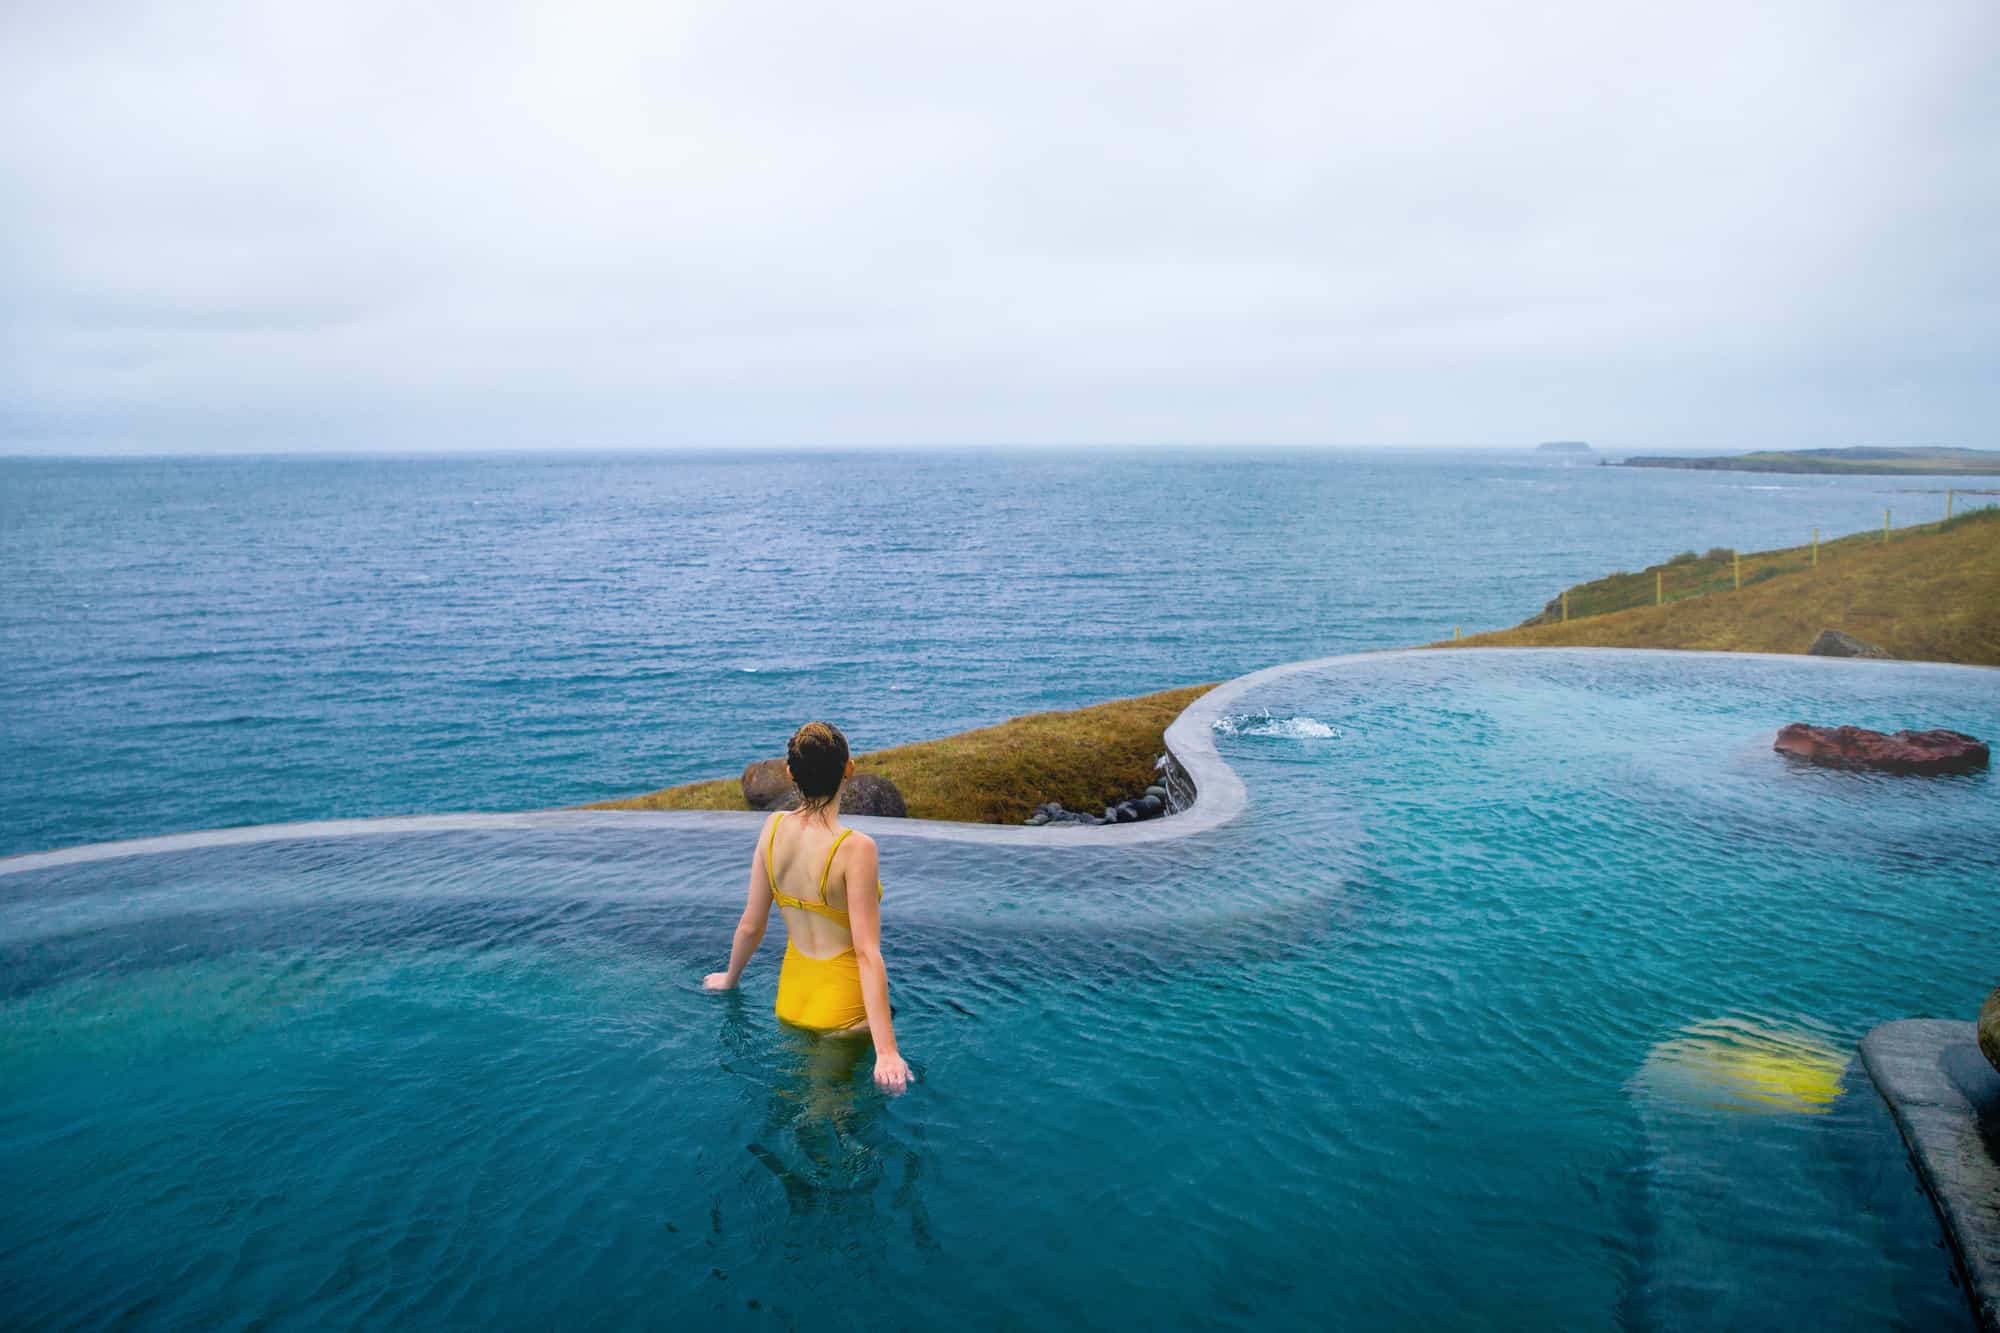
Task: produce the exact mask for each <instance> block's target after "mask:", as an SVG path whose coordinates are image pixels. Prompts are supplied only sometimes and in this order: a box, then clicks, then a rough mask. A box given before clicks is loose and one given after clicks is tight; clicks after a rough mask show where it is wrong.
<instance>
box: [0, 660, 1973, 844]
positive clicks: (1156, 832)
mask: <svg viewBox="0 0 2000 1333" xmlns="http://www.w3.org/2000/svg"><path fill="white" fill-rule="evenodd" d="M1434 653H1451V654H1465V655H1468V656H1470V655H1475V654H1479V655H1484V654H1510V655H1516V656H1520V655H1561V656H1583V655H1589V656H1594V657H1609V658H1675V659H1684V658H1689V657H1728V658H1746V659H1768V660H1773V661H1785V662H1794V663H1818V664H1820V668H1821V669H1825V670H1830V671H1851V670H1861V671H1868V670H1883V669H1902V670H1908V669H1911V668H1921V669H1930V670H1935V671H1945V672H1960V671H1977V672H1994V673H2000V667H1988V666H1978V665H1973V664H1969V663H1959V662H1908V661H1902V660H1898V659H1895V658H1881V659H1869V658H1839V657H1813V656H1810V655H1807V654H1802V653H1734V652H1719V651H1712V650H1706V649H1688V648H1574V647H1555V648H1512V647H1509V648H1484V647H1482V648H1451V647H1422V648H1388V649H1373V650H1369V651H1364V652H1354V653H1337V654H1334V655H1332V656H1329V657H1313V658H1305V659H1303V660H1300V661H1296V662H1283V663H1279V664H1278V665H1276V666H1268V667H1263V668H1261V669H1259V670H1256V671H1252V672H1248V673H1247V674H1245V675H1241V676H1237V677H1235V678H1233V679H1231V680H1226V681H1224V682H1222V683H1221V684H1220V685H1217V686H1216V687H1215V688H1214V689H1212V690H1210V691H1209V692H1208V693H1206V694H1204V695H1202V696H1201V697H1200V698H1198V699H1196V700H1195V701H1194V702H1193V703H1191V704H1189V705H1188V706H1187V707H1186V708H1184V709H1182V710H1181V712H1180V714H1179V716H1177V717H1176V718H1175V719H1174V720H1173V721H1172V722H1171V723H1169V724H1168V725H1167V730H1166V735H1165V744H1166V749H1167V753H1168V755H1169V756H1170V757H1171V758H1172V760H1173V762H1174V763H1175V764H1177V765H1178V766H1179V767H1180V769H1181V771H1182V772H1183V773H1184V774H1185V775H1186V776H1187V778H1188V779H1189V781H1190V783H1191V784H1192V785H1193V787H1194V792H1195V797H1194V801H1193V803H1192V804H1191V805H1189V806H1188V808H1187V809H1185V810H1183V811H1181V812H1180V813H1178V814H1174V815H1170V816H1167V817H1166V818H1162V819H1149V820H1144V821H1141V822H1138V823H1131V824H1104V825H1094V826H1074V825H1071V826H1063V825H1047V826H1041V827H1036V826H1031V825H1025V824H1020V825H1016V824H973V823H962V822H959V821H955V820H943V819H936V820H933V819H889V818H884V817H880V816H857V817H855V818H853V819H850V820H848V821H847V822H848V823H850V824H851V825H853V826H854V827H855V828H858V829H861V830H863V831H864V832H866V833H869V834H871V835H873V836H875V837H878V838H879V837H887V838H892V839H896V838H913V839H923V840H929V841H934V842H963V843H974V844H985V845H989V846H1008V847H1115V846H1132V845H1137V844H1140V843H1150V842H1170V841H1174V840H1176V839H1180V838H1188V837H1194V836H1196V835H1199V834H1202V833H1207V832H1209V831H1210V830H1213V829H1216V828H1220V827H1221V826H1222V825H1224V824H1226V823H1228V822H1229V821H1231V820H1233V819H1235V818H1236V817H1237V816H1238V815H1240V814H1242V813H1243V811H1244V810H1245V809H1246V808H1247V806H1248V804H1249V793H1248V791H1247V789H1246V788H1245V787H1244V785H1243V780H1242V778H1241V777H1239V776H1238V775H1237V772H1236V770H1235V769H1233V768H1231V767H1230V766H1229V765H1228V764H1227V763H1225V762H1224V761H1223V759H1222V756H1221V755H1220V754H1219V753H1217V751H1216V748H1215V733H1214V730H1213V724H1214V722H1215V721H1216V719H1217V718H1220V717H1222V716H1223V715H1224V712H1225V710H1226V709H1227V708H1228V706H1229V705H1231V704H1233V703H1234V702H1235V701H1236V700H1237V699H1239V698H1241V697H1242V696H1243V695H1244V694H1245V693H1246V692H1248V691H1250V690H1254V689H1258V688H1260V687H1262V686H1264V685H1268V684H1271V683H1272V682H1274V681H1278V680H1282V679H1284V678H1286V677H1288V676H1294V675H1301V674H1306V673H1309V672H1314V671H1324V670H1328V669H1331V668H1335V667H1339V666H1341V665H1343V664H1346V663H1350V662H1380V661H1383V660H1385V659H1388V658H1394V657H1408V656H1417V655H1424V656H1429V655H1431V654H1434ZM763 817H764V816H763V815H762V813H760V812H757V811H735V810H579V809H574V808H561V807H558V808H552V809H542V810H521V811H503V812H464V813H458V814H430V815H376V816H367V817H361V818H353V819H321V820H306V821H301V822H295V823H287V824H248V825H243V826H241V827H238V828H225V829H207V830H200V831H194V832H188V833H168V834H159V835H155V836H152V837H145V838H129V839H122V840H117V841H112V842H94V843H81V844H79V845H77V846H74V847H60V848H55V849H52V850H50V851H43V852H21V853H16V854H14V855H12V856H5V857H0V876H6V875H14V874H24V873H27V872H29V871H34V870H46V869H53V868H56V867H59V866H66V865H79V864H83V863H86V862H91V861H106V860H115V859H117V858H120V857H127V856H151V855H156V854H159V853H162V852H174V851H191V850H196V849H200V848H205V847H224V846H242V845H246V844H252V843H260V842H283V841H287V840H292V839H308V838H344V837H360V836H367V835H370V834H397V833H446V832H461V831H473V830H481V829H487V830H492V829H533V828H541V827H551V826H563V827H590V826H592V825H598V826H603V827H634V826H644V827H647V828H665V829H701V830H727V831H737V832H745V833H747V832H749V831H750V830H753V829H755V828H756V827H757V826H758V824H759V823H760V822H761V821H762V819H763Z"/></svg>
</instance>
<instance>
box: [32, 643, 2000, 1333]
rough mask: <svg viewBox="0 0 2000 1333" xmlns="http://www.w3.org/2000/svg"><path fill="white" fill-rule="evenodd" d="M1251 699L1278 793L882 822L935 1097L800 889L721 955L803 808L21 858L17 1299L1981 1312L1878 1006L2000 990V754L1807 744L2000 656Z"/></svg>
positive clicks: (1406, 662)
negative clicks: (792, 1027) (1908, 1149)
mask: <svg viewBox="0 0 2000 1333" xmlns="http://www.w3.org/2000/svg"><path fill="white" fill-rule="evenodd" d="M1216 711H1217V712H1218V713H1219V714H1220V717H1219V718H1218V719H1217V720H1218V721H1219V722H1220V725H1219V726H1215V727H1213V728H1210V727H1208V726H1207V724H1206V720H1205V721H1204V732H1203V734H1204V735H1208V736H1212V737H1213V740H1214V744H1215V747H1216V749H1217V751H1218V753H1219V755H1220V757H1221V759H1222V760H1223V761H1225V762H1226V763H1227V764H1228V765H1229V766H1230V767H1232V768H1233V769H1234V770H1235V772H1236V773H1237V774H1238V775H1240V777H1241V780H1242V783H1243V785H1244V787H1245V789H1246V791H1247V797H1248V803H1247V806H1246V807H1245V808H1244V810H1243V812H1242V813H1241V814H1240V815H1238V816H1237V817H1235V818H1233V819H1230V820H1228V821H1227V822H1224V823H1221V824H1220V825H1219V826H1214V819H1213V818H1212V817H1211V818H1209V819H1208V820H1206V821H1204V820H1203V818H1202V816H1201V812H1202V809H1203V806H1202V805H1201V804H1197V806H1196V810H1195V812H1194V813H1193V814H1190V815H1184V816H1179V817H1177V819H1176V820H1175V821H1164V822H1162V823H1160V824H1157V825H1147V826H1138V827H1140V828H1143V829H1146V830H1147V833H1146V834H1145V837H1146V839H1150V840H1133V839H1129V838H1128V839H1124V840H1114V839H1113V838H1110V837H1107V836H1105V835H1109V834H1125V833H1127V832H1128V831H1127V830H1122V829H1121V830H1098V831H1092V830H1052V831H1049V832H1048V833H1047V834H1046V835H1043V834H1041V833H1040V832H1039V831H1037V834H1036V836H1034V837H1026V836H1018V835H1022V834H1025V833H1027V832H1028V831H1025V830H996V831H992V832H991V833H990V834H979V835H975V839H974V840H971V841H956V840H939V839H937V838H933V837H926V836H909V835H912V834H919V833H924V832H926V831H925V830H916V829H905V830H904V833H905V836H897V837H893V838H889V837H885V838H884V844H883V874H884V878H885V880H886V882H887V885H888V895H889V896H888V904H887V908H886V921H887V937H888V946H887V947H888V952H889V960H890V968H891V977H892V981H893V984H894V988H895V995H896V1001H897V1005H898V1010H899V1012H898V1019H897V1023H898V1030H899V1032H900V1033H901V1034H902V1037H903V1042H904V1046H905V1048H906V1051H907V1053H908V1054H909V1055H910V1056H911V1057H912V1063H913V1064H914V1065H915V1066H916V1068H917V1070H918V1072H919V1076H920V1078H921V1083H920V1085H919V1086H918V1087H917V1088H916V1089H915V1090H914V1091H912V1092H911V1093H910V1094H909V1095H908V1096H906V1097H903V1098H901V1099H898V1100H893V1101H891V1100H886V1099H884V1098H882V1097H881V1096H879V1095H878V1094H877V1093H875V1092H874V1091H873V1090H872V1088H871V1087H870V1086H869V1083H868V1079H867V1061H866V1060H865V1059H864V1060H862V1061H860V1062H859V1063H858V1064H857V1063H856V1061H855V1060H854V1058H853V1056H852V1055H851V1054H850V1055H842V1054H841V1053H840V1051H839V1049H838V1048H837V1047H835V1046H833V1045H831V1044H828V1043H822V1042H816V1041H814V1040H813V1039H811V1038H807V1037H804V1036H801V1035H799V1034H795V1033H791V1032H788V1031H784V1030H780V1029H779V1028H777V1027H776V1026H775V1025H774V1023H773V1021H772V1019H771V1015H770V1004H771V995H772V989H773V986H774V984H775V973H776V962H777V955H778V953H779V952H780V951H781V946H780V948H773V947H771V942H767V944H766V948H765V952H764V955H763V956H761V957H760V958H759V960H758V961H757V962H756V963H755V964H753V966H752V968H751V972H750V975H749V978H748V980H747V982H746V986H745V989H744V991H743V992H742V993H741V994H740V995H739V996H736V997H729V998H718V997H715V996H710V995H706V994H703V993H702V992H701V990H700V977H701V975H702V973H703V972H705V971H707V970H710V969H712V968H714V967H716V966H719V965H720V963H721V961H722V958H723V956H724V953H725V952H726V945H727V936H728V931H729V927H730V925H731V923H732V921H733V919H734V915H735V911H736V909H737V906H738V904H739V902H740V896H741V893H742V887H741V886H742V880H743V869H744V865H745V863H746V862H747V859H748V857H749V854H750V833H749V829H750V828H751V827H754V818H751V817H746V818H750V822H749V823H744V822H741V821H739V820H737V819H735V818H732V817H716V816H708V817H703V816H691V817H680V818H677V817H672V816H661V817H645V816H603V815H585V814H578V815H563V816H541V817H536V818H534V819H529V820H511V821H510V820H506V819H499V820H488V819H469V820H466V821H462V822H460V823H457V824H454V823H452V822H451V821H443V824H444V826H443V827H439V828H435V829H430V830H421V829H419V830H411V829H405V828H402V827H400V826H398V825H394V824H390V825H385V826H382V827H381V828H380V829H379V830H378V831H369V832H366V833H361V834H358V835H357V834H345V835H342V836H331V835H329V834H326V833H319V834H309V835H307V836H291V835H285V834H283V833H273V834H272V835H270V836H268V837H266V836H264V835H262V834H258V835H252V836H251V837H250V839H248V840H244V841H237V842H225V843H218V844H215V845H196V846H188V847H181V848H178V849H174V850H165V851H154V852H150V853H147V854H138V855H117V856H109V857H103V858H101V859H58V860H56V861H54V862H53V863H51V862H44V861H36V860H34V859H28V860H25V861H23V860H16V861H14V862H11V863H10V862H0V969H4V971H3V972H0V977H3V978H4V981H3V982H0V1324H5V1325H7V1326H10V1327H13V1326H34V1327H42V1326H57V1325H60V1326H79V1327H109V1326H113V1325H116V1326H119V1327H150V1328H187V1327H201V1328H233V1327H250V1326H257V1327H297V1328H314V1329H318V1328H348V1327H376V1328H387V1327H411V1326H426V1327H435V1326H439V1325H445V1324H448V1325H459V1326H477V1327H482V1328H484V1327H499V1328H523V1329H527V1328H536V1329H541V1328H549V1327H581V1326H585V1325H590V1326H593V1327H662V1328H673V1327H716V1326H728V1327H765V1326H770V1327H795V1326H796V1327H805V1328H823V1327H857V1328H858V1327H864V1326H865V1327H868V1328H871V1329H881V1328H911V1329H934V1328H939V1327H948V1326H976V1327H984V1326H994V1327H1007V1326H1028V1325H1051V1326H1062V1327H1077V1328H1104V1329H1112V1328H1120V1329H1122V1328H1133V1327H1164V1328H1216V1327H1225V1328H1226V1327H1241V1328H1252V1327H1256V1328H1269V1327H1272V1326H1274V1325H1275V1326H1281V1327H1284V1326H1307V1325H1311V1326H1324V1325H1329V1324H1330V1325H1335V1326H1341V1327H1348V1328H1362V1329H1368V1328H1403V1327H1423V1326H1440V1325H1485V1326H1507V1327H1535V1328H1550V1327H1562V1328H1606V1327H1620V1326H1636V1327H1647V1328H1650V1327H1679V1328H1711V1327H1722V1326H1729V1327H1736V1328H1793V1327H1798V1326H1801V1325H1804V1324H1813V1325H1818V1326H1823V1327H1851V1328H1857V1329H1861V1328H1867V1329H1873V1328H1880V1327H1892V1326H1901V1327H1909V1328H1950V1329H1956V1328H1962V1327H1964V1326H1966V1324H1967V1322H1968V1321H1967V1315H1966V1312H1965V1305H1964V1302H1963V1300H1962V1298H1961V1297H1960V1296H1959V1294H1958V1292H1957V1291H1956V1290H1955V1289H1954V1288H1953V1286H1952V1285H1951V1282H1950V1277H1949V1264H1948V1260H1947V1257H1946V1255H1945V1253H1944V1251H1943V1250H1942V1248H1941V1247H1940V1241H1939V1237H1938V1231H1937V1227H1936V1224H1935V1222H1934V1220H1933V1219H1932V1217H1931V1215H1930V1212H1929V1210H1928V1207H1927V1206H1926V1204H1925V1202H1924V1200H1923V1199H1922V1197H1921V1196H1920V1195H1919V1194H1918V1193H1917V1192H1916V1189H1915V1185H1914V1178H1913V1177H1912V1176H1911V1174H1910V1173H1909V1171H1908V1169H1907V1167H1906V1165H1905V1159H1904V1154H1903V1150H1902V1147H1901V1144H1900V1141H1899V1140H1898V1139H1897V1137H1896V1134H1895V1131H1894V1129H1893V1127H1892V1126H1891V1124H1890V1122H1889V1119H1888V1116H1887V1114H1886V1112H1885V1111H1884V1110H1883V1108H1882V1107H1881V1105H1880V1102H1879V1099H1878V1098H1877V1097H1876V1095H1875V1093H1874V1092H1873V1090H1872V1088H1871V1087H1870V1086H1869V1085H1868V1082H1867V1080H1866V1078H1865V1076H1863V1075H1861V1074H1860V1073H1859V1072H1858V1071H1857V1070H1856V1069H1854V1068H1853V1067H1852V1066H1851V1065H1850V1064H1849V1062H1848V1056H1849V1055H1850V1053H1851V1052H1852V1050H1853V1047H1854V1044H1855V1042H1856V1041H1857V1040H1858V1039H1859V1037H1860V1036H1861V1035H1862V1033H1864V1032H1865V1031H1866V1030H1867V1029H1868V1028H1869V1027H1870V1026H1872V1025H1873V1024H1874V1023H1876V1022H1878V1021H1880V1020H1883V1019H1887V1018H1892V1017H1903V1016H1912V1015H1932V1016H1942V1017H1963V1016H1968V1015H1969V1014H1970V1013H1971V1012H1972V1010H1973V1009H1974V1008H1975V1007H1976V1005H1977V1002H1978V999H1979V997H1980V996H1982V995H1983V994H1984V993H1985V991H1986V990H1987V989H1990V987H1991V986H1992V984H1993V980H1994V968H1995V966H1996V962H1995V960H1996V958H2000V911H1996V904H1995V901H1994V885H1995V884H1996V883H2000V838H1996V832H2000V789H1996V785H1995V782H1994V779H1993V778H1992V777H1991V776H1990V775H1985V774H1982V775H1979V776H1975V777H1970V778H1951V779H1931V780H1925V779H1908V778H1902V779H1894V778H1882V777H1872V776H1867V775H1861V774H1853V773H1840V772H1831V771H1826V770H1818V769H1807V768H1800V767H1794V766H1792V765H1791V764H1789V763H1788V762H1787V761H1785V760H1783V759H1781V758H1780V757H1779V756H1777V755H1775V754H1773V753H1771V751H1770V740H1771V736H1772V733H1774V732H1775V731H1776V730H1777V728H1778V727H1779V726H1781V725H1782V724H1784V723H1786V722H1790V721H1794V720H1798V719H1808V720H1813V721H1822V722H1857V723H1861V724H1864V725H1871V726H1878V727H1887V728H1894V727H1898V726H1905V725H1914V726H1949V727H1954V728H1957V729H1959V730H1963V731H1969V732H1972V733H1974V734H1977V735H1981V736H1986V737H1992V736H1994V735H1996V734H2000V675H1996V674H1995V673H1992V672H1985V671H1979V670H1976V669H1970V668H1946V667H1931V666H1916V665H1901V664H1881V663H1859V662H1828V661H1820V660H1813V659H1796V660H1786V659H1757V658H1730V657H1706V656H1693V655H1669V654H1596V653H1573V652H1559V653H1451V654H1446V653H1433V654H1423V653H1414V654H1385V655H1380V656H1373V657H1367V658H1359V659H1341V660H1338V661H1335V662H1331V663H1327V664H1321V665H1317V666H1314V667H1311V668H1308V669H1304V670H1299V671H1294V672H1292V673H1290V674H1283V675H1278V676H1275V677H1271V678H1268V679H1262V680H1260V681H1258V682H1256V683H1253V684H1251V685H1249V686H1247V687H1243V688H1241V689H1240V690H1239V692H1237V694H1236V696H1235V697H1233V698H1229V699H1228V701H1227V703H1226V705H1220V704H1219V705H1218V707H1217V709H1216ZM1212 792H1213V788H1212V787H1209V786H1205V787H1204V793H1205V794H1204V798H1203V800H1204V802H1207V803H1209V808H1210V811H1211V816H1212V814H1213V810H1214V804H1213V803H1214V800H1215V797H1214V795H1213V794H1212ZM1183 821H1184V822H1183ZM1175 824H1179V825H1180V826H1181V827H1185V828H1189V829H1193V830H1194V831H1193V832H1191V833H1189V834H1187V835H1186V836H1180V837H1176V836H1172V835H1173V833H1174V828H1173V827H1171V826H1172V825H1175ZM988 839H990V840H988ZM1059 839H1067V841H1059ZM85 855H86V857H88V856H92V855H96V853H94V852H86V854H85Z"/></svg>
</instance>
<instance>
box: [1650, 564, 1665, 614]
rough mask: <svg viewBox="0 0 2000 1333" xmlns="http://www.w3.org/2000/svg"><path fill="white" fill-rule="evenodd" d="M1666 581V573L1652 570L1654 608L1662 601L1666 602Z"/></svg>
mask: <svg viewBox="0 0 2000 1333" xmlns="http://www.w3.org/2000/svg"><path fill="white" fill-rule="evenodd" d="M1666 579H1667V575H1666V571H1665V570H1661V569H1656V570H1654V571H1653V605H1654V606H1658V605H1660V604H1661V603H1662V602H1664V601H1666V600H1667V594H1666V586H1667V583H1666Z"/></svg>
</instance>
